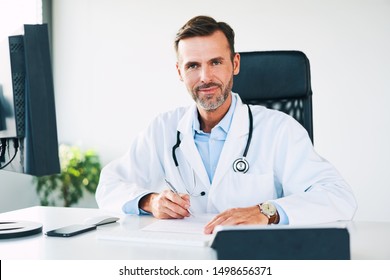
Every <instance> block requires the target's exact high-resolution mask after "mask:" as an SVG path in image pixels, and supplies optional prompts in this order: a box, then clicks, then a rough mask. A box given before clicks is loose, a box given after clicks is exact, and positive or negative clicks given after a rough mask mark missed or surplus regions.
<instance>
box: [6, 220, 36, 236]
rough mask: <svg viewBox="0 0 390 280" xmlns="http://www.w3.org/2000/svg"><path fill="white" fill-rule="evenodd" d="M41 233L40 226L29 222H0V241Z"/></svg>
mask: <svg viewBox="0 0 390 280" xmlns="http://www.w3.org/2000/svg"><path fill="white" fill-rule="evenodd" d="M41 232H42V224H40V223H36V222H29V221H0V239H8V238H16V237H24V236H30V235H34V234H38V233H41Z"/></svg>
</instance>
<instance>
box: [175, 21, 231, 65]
mask: <svg viewBox="0 0 390 280" xmlns="http://www.w3.org/2000/svg"><path fill="white" fill-rule="evenodd" d="M218 30H220V31H222V32H223V34H225V36H226V39H227V40H228V43H229V48H230V52H231V58H232V59H233V57H234V55H235V51H234V31H233V29H232V28H231V27H230V26H229V25H228V24H227V23H225V22H217V21H216V20H215V19H213V18H212V17H208V16H196V17H194V18H192V19H190V20H189V21H188V22H187V23H186V24H184V25H183V27H182V28H180V29H179V31H178V32H177V34H176V38H175V50H176V53H177V52H178V46H179V42H180V40H183V39H186V38H192V37H197V36H209V35H212V34H213V33H214V32H215V31H218Z"/></svg>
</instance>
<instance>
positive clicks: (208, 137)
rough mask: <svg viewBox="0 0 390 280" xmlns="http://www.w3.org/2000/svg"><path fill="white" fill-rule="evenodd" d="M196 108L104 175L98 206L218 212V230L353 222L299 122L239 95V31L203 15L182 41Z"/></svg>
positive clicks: (170, 119) (182, 112) (145, 138)
mask: <svg viewBox="0 0 390 280" xmlns="http://www.w3.org/2000/svg"><path fill="white" fill-rule="evenodd" d="M175 49H176V54H177V64H176V68H177V71H178V74H179V78H180V80H181V81H183V83H184V85H185V86H186V88H187V90H188V92H189V93H190V95H191V96H192V98H193V99H194V101H195V104H194V105H193V106H190V107H187V108H178V109H176V110H174V111H171V112H167V113H164V114H161V115H159V116H157V117H156V118H155V120H154V121H153V122H152V123H151V125H150V126H149V127H148V128H147V129H146V130H145V131H144V132H143V133H142V134H141V135H139V136H138V137H137V138H136V140H135V141H134V143H133V144H132V145H131V148H130V150H129V151H128V153H127V154H126V155H124V156H123V157H122V158H120V159H117V160H115V161H113V162H111V163H110V164H108V165H107V166H106V167H105V168H104V169H103V170H102V173H101V177H100V183H99V186H98V189H97V192H96V199H97V202H98V205H99V207H101V208H106V209H110V210H114V211H115V210H116V211H123V212H124V213H128V214H152V215H154V216H155V217H157V218H161V219H167V218H178V219H181V218H184V217H188V216H190V215H191V213H193V214H195V215H196V213H215V214H216V216H215V218H213V219H212V220H211V221H210V222H209V223H208V224H207V225H206V227H205V233H212V232H213V230H214V228H215V226H217V225H234V224H278V223H279V224H291V225H293V224H294V225H295V224H309V223H322V222H331V221H337V220H350V219H352V217H353V215H354V213H355V211H356V207H357V205H356V201H355V198H354V196H353V193H352V190H351V188H350V187H349V186H348V184H347V183H346V182H345V181H344V179H343V178H342V177H341V176H340V174H339V173H338V172H337V171H336V169H335V168H334V167H333V166H332V165H331V164H330V163H329V162H328V161H326V160H325V159H323V158H322V157H320V156H319V155H318V154H317V153H316V152H315V151H314V149H313V146H312V143H311V141H310V139H309V136H308V134H307V132H306V130H305V129H304V128H303V127H302V126H301V125H300V124H299V123H298V122H296V121H295V120H294V119H293V118H291V117H290V116H288V115H286V114H284V113H281V112H279V111H274V110H269V109H266V108H265V107H262V106H252V105H250V106H247V105H245V104H243V103H242V101H241V99H240V97H239V95H238V94H236V93H232V91H231V90H232V85H233V75H237V74H238V73H239V70H240V55H239V54H238V53H235V51H234V31H233V30H232V29H231V27H230V26H229V25H227V24H226V23H224V22H216V21H215V20H214V19H213V18H210V17H205V16H198V17H195V18H193V19H191V20H190V21H188V22H187V23H186V24H185V25H184V26H183V27H182V28H181V29H180V30H179V32H178V34H177V37H176V40H175Z"/></svg>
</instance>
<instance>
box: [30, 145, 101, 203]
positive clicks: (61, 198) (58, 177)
mask: <svg viewBox="0 0 390 280" xmlns="http://www.w3.org/2000/svg"><path fill="white" fill-rule="evenodd" d="M59 157H60V163H61V173H60V174H55V175H49V176H42V177H34V179H33V181H34V183H35V184H36V190H37V193H38V196H39V198H40V201H41V205H43V206H56V205H57V203H58V202H60V203H62V205H59V206H65V207H69V206H72V205H74V204H76V203H77V202H78V201H79V200H80V198H82V197H83V194H84V192H85V191H87V192H89V193H95V191H96V187H97V185H98V182H99V176H100V171H101V164H100V159H99V156H98V155H97V153H96V152H95V151H93V150H87V151H85V152H84V151H82V150H81V149H80V148H79V147H77V146H69V145H64V144H62V145H60V147H59Z"/></svg>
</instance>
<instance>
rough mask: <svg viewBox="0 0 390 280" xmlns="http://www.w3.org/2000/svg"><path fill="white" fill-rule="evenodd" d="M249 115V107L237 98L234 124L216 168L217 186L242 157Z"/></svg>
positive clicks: (215, 183)
mask: <svg viewBox="0 0 390 280" xmlns="http://www.w3.org/2000/svg"><path fill="white" fill-rule="evenodd" d="M248 132H249V117H248V107H247V106H246V105H245V104H243V103H242V101H241V99H240V98H239V97H238V98H237V105H236V109H235V111H234V115H233V119H232V124H231V126H230V129H229V132H228V135H227V138H226V141H225V144H224V146H223V149H222V152H221V155H220V158H219V161H218V165H217V169H216V170H215V174H214V178H213V182H212V185H213V186H217V185H218V184H219V183H220V182H221V180H222V179H223V177H224V176H225V174H226V172H228V171H229V169H232V168H233V162H234V161H235V160H236V159H237V158H239V157H242V155H243V153H244V149H245V146H246V143H247V140H248Z"/></svg>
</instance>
